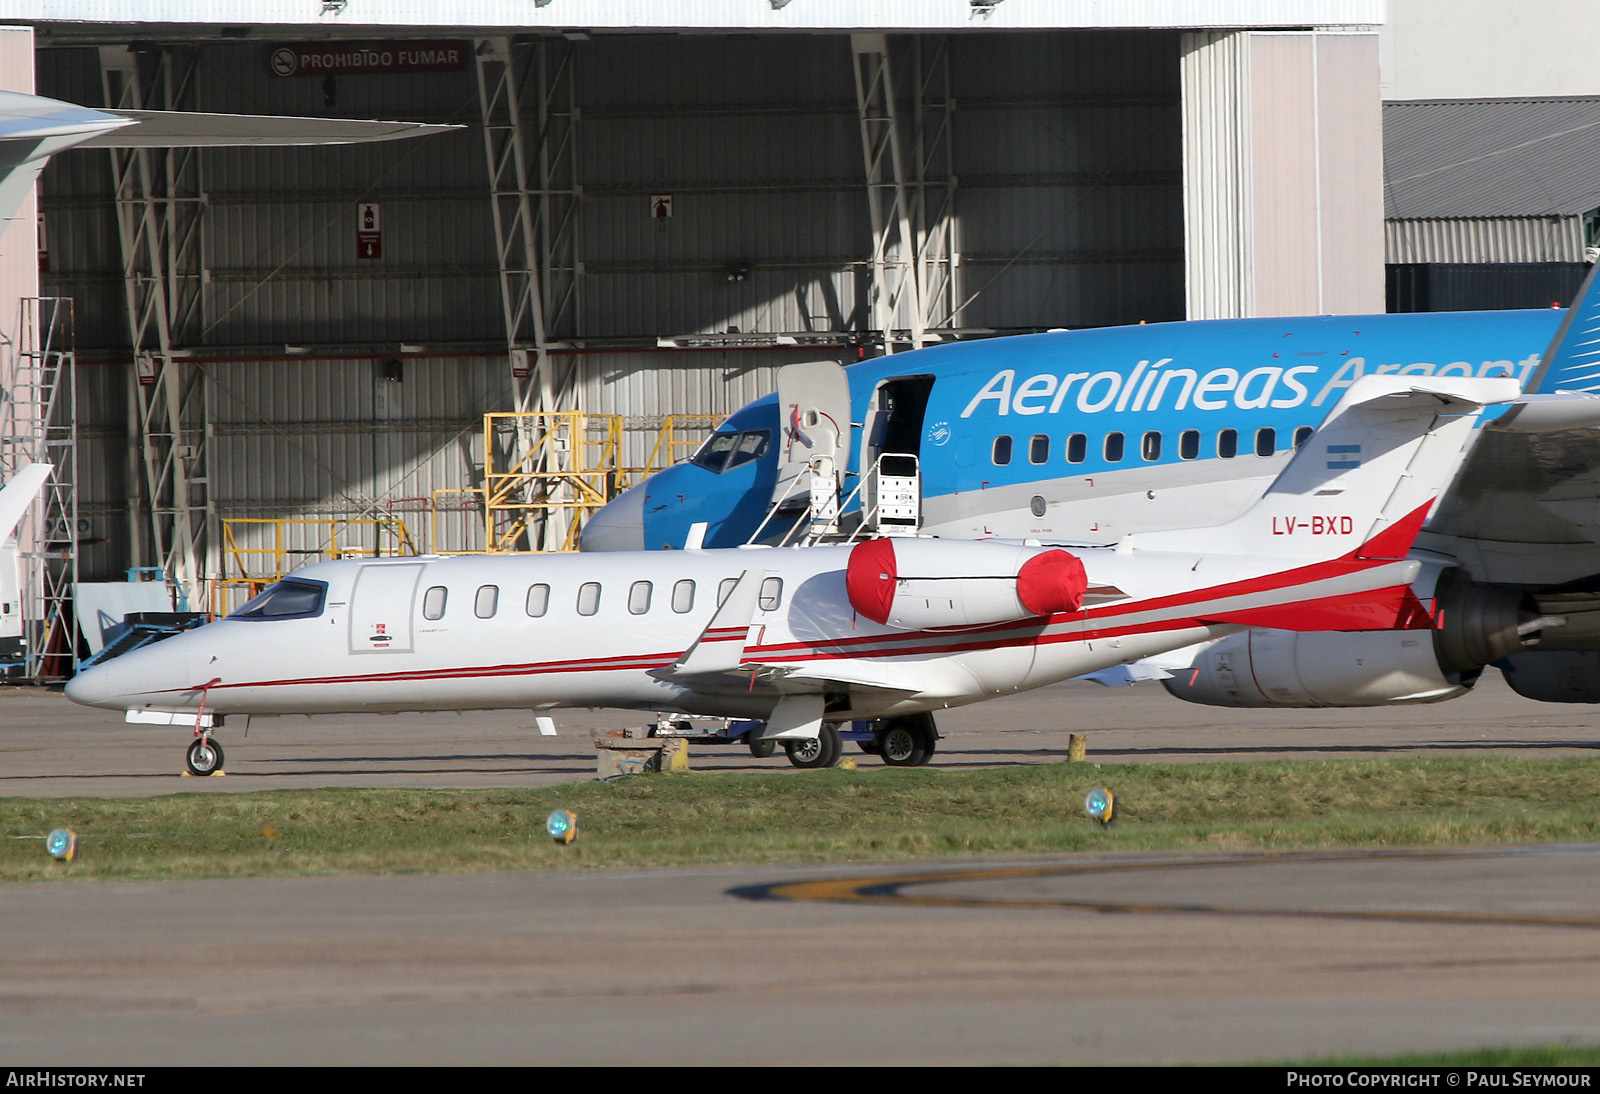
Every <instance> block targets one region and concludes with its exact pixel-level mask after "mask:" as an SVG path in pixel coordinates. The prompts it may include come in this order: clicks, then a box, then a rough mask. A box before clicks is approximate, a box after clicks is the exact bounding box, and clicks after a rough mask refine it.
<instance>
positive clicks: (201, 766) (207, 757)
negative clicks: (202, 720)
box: [183, 737, 222, 775]
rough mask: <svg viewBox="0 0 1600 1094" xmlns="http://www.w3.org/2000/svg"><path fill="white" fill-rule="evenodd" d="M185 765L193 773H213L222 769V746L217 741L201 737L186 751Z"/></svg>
mask: <svg viewBox="0 0 1600 1094" xmlns="http://www.w3.org/2000/svg"><path fill="white" fill-rule="evenodd" d="M183 763H184V766H185V767H187V768H188V769H189V774H191V775H212V774H215V773H216V772H218V771H221V770H222V746H221V745H219V744H217V742H216V741H213V740H210V739H209V738H206V737H201V738H200V739H199V740H197V741H195V742H194V743H192V744H191V745H190V746H189V751H188V752H186V753H184V757H183Z"/></svg>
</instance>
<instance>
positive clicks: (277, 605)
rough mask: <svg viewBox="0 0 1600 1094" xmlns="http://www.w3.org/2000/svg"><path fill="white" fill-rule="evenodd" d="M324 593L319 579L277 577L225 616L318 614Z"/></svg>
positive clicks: (325, 592) (299, 616)
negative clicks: (273, 581)
mask: <svg viewBox="0 0 1600 1094" xmlns="http://www.w3.org/2000/svg"><path fill="white" fill-rule="evenodd" d="M327 594H328V586H327V585H325V584H323V583H322V582H320V581H302V580H298V579H297V580H293V581H288V580H286V581H279V582H277V583H275V584H273V585H269V586H268V587H267V588H266V590H265V591H264V592H262V593H260V594H259V595H257V596H255V597H252V598H251V600H250V602H249V603H248V604H246V605H245V606H244V607H242V608H240V609H239V610H238V611H236V612H234V613H233V615H232V616H230V617H229V618H232V619H304V618H306V617H308V616H313V615H320V614H322V602H323V599H324V598H325V597H326V596H327Z"/></svg>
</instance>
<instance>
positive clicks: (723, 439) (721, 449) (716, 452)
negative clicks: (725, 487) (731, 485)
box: [689, 429, 772, 475]
mask: <svg viewBox="0 0 1600 1094" xmlns="http://www.w3.org/2000/svg"><path fill="white" fill-rule="evenodd" d="M771 440H772V431H771V430H769V429H747V430H745V431H744V432H742V433H740V432H735V431H731V430H730V431H727V432H722V433H713V434H712V435H711V436H710V438H709V439H708V440H707V441H706V443H705V444H703V445H701V446H700V451H698V452H696V453H695V454H694V456H693V458H691V459H690V460H689V462H690V463H692V464H694V465H695V466H696V467H703V468H705V469H706V470H707V471H714V472H716V473H717V474H719V475H720V474H722V472H724V471H731V470H733V469H734V468H735V467H738V466H739V465H740V464H746V463H749V462H750V461H751V460H758V459H760V458H761V454H762V453H764V452H765V451H766V450H767V444H768V442H769V441H771Z"/></svg>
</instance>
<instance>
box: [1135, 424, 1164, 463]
mask: <svg viewBox="0 0 1600 1094" xmlns="http://www.w3.org/2000/svg"><path fill="white" fill-rule="evenodd" d="M1139 455H1141V456H1143V457H1144V458H1145V460H1147V461H1148V462H1150V463H1154V462H1155V461H1156V460H1159V459H1160V458H1161V434H1160V433H1157V432H1156V431H1154V430H1151V431H1150V432H1149V433H1146V434H1145V435H1144V438H1143V439H1142V440H1140V442H1139Z"/></svg>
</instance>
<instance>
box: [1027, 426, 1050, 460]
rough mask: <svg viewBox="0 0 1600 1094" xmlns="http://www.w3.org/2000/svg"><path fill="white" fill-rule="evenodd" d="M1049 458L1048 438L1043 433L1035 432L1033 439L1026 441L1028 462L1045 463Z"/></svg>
mask: <svg viewBox="0 0 1600 1094" xmlns="http://www.w3.org/2000/svg"><path fill="white" fill-rule="evenodd" d="M1049 459H1050V438H1049V437H1047V436H1045V435H1044V434H1043V433H1035V434H1034V435H1033V440H1031V441H1029V442H1028V462H1029V463H1045V462H1046V461H1048V460H1049Z"/></svg>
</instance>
